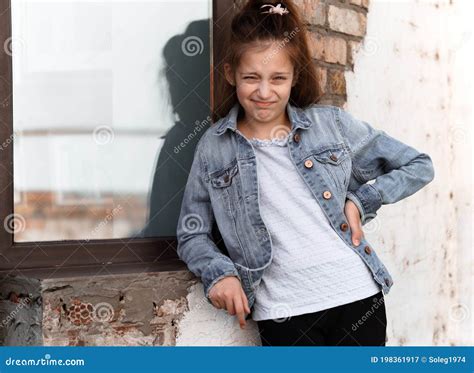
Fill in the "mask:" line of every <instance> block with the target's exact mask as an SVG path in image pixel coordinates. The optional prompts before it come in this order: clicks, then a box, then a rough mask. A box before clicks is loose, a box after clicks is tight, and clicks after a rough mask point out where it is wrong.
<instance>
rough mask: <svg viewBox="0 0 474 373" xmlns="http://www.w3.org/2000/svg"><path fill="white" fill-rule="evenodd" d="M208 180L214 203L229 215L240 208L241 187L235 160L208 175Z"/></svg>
mask: <svg viewBox="0 0 474 373" xmlns="http://www.w3.org/2000/svg"><path fill="white" fill-rule="evenodd" d="M209 180H210V183H211V187H212V195H213V197H214V202H215V203H217V204H221V206H222V207H224V208H225V210H226V211H227V212H228V213H229V214H232V211H234V210H236V209H239V208H240V205H241V202H242V201H241V200H242V187H241V181H240V175H239V165H238V163H237V159H235V160H233V161H232V162H231V163H230V164H228V165H226V166H224V167H223V168H222V169H220V170H217V171H214V172H212V173H210V174H209Z"/></svg>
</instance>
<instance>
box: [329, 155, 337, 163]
mask: <svg viewBox="0 0 474 373" xmlns="http://www.w3.org/2000/svg"><path fill="white" fill-rule="evenodd" d="M329 158H331V160H333V161H334V162H336V161H337V157H336V156H335V155H334V154H331V156H330V157H329Z"/></svg>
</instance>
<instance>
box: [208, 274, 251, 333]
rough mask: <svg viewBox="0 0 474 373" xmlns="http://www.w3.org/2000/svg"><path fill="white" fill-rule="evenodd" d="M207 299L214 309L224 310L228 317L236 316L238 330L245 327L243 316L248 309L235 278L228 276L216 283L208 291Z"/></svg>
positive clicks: (243, 294)
mask: <svg viewBox="0 0 474 373" xmlns="http://www.w3.org/2000/svg"><path fill="white" fill-rule="evenodd" d="M209 299H210V300H211V302H212V304H213V305H214V307H216V308H219V309H220V308H222V309H226V310H227V312H228V313H229V315H237V318H238V319H239V324H240V328H241V329H243V328H244V327H245V325H246V322H245V316H246V315H245V314H249V313H250V308H249V304H248V300H247V296H246V295H245V292H244V289H242V285H241V284H240V280H239V279H238V278H237V277H236V276H228V277H224V278H223V279H221V280H219V281H217V282H216V283H215V284H214V285H213V286H212V288H211V290H210V291H209Z"/></svg>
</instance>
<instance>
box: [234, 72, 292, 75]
mask: <svg viewBox="0 0 474 373" xmlns="http://www.w3.org/2000/svg"><path fill="white" fill-rule="evenodd" d="M251 74H254V75H259V74H258V73H257V72H255V71H250V72H248V73H247V72H244V73H240V75H251ZM272 75H290V73H289V72H285V71H282V72H276V73H273V74H272Z"/></svg>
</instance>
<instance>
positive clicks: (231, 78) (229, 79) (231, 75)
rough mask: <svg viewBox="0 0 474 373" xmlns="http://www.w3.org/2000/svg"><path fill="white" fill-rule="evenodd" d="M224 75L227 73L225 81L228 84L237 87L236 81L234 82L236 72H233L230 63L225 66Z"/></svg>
mask: <svg viewBox="0 0 474 373" xmlns="http://www.w3.org/2000/svg"><path fill="white" fill-rule="evenodd" d="M224 73H225V79H226V80H227V82H228V83H229V84H230V85H232V86H235V80H234V72H233V71H232V67H231V66H230V63H225V64H224Z"/></svg>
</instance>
